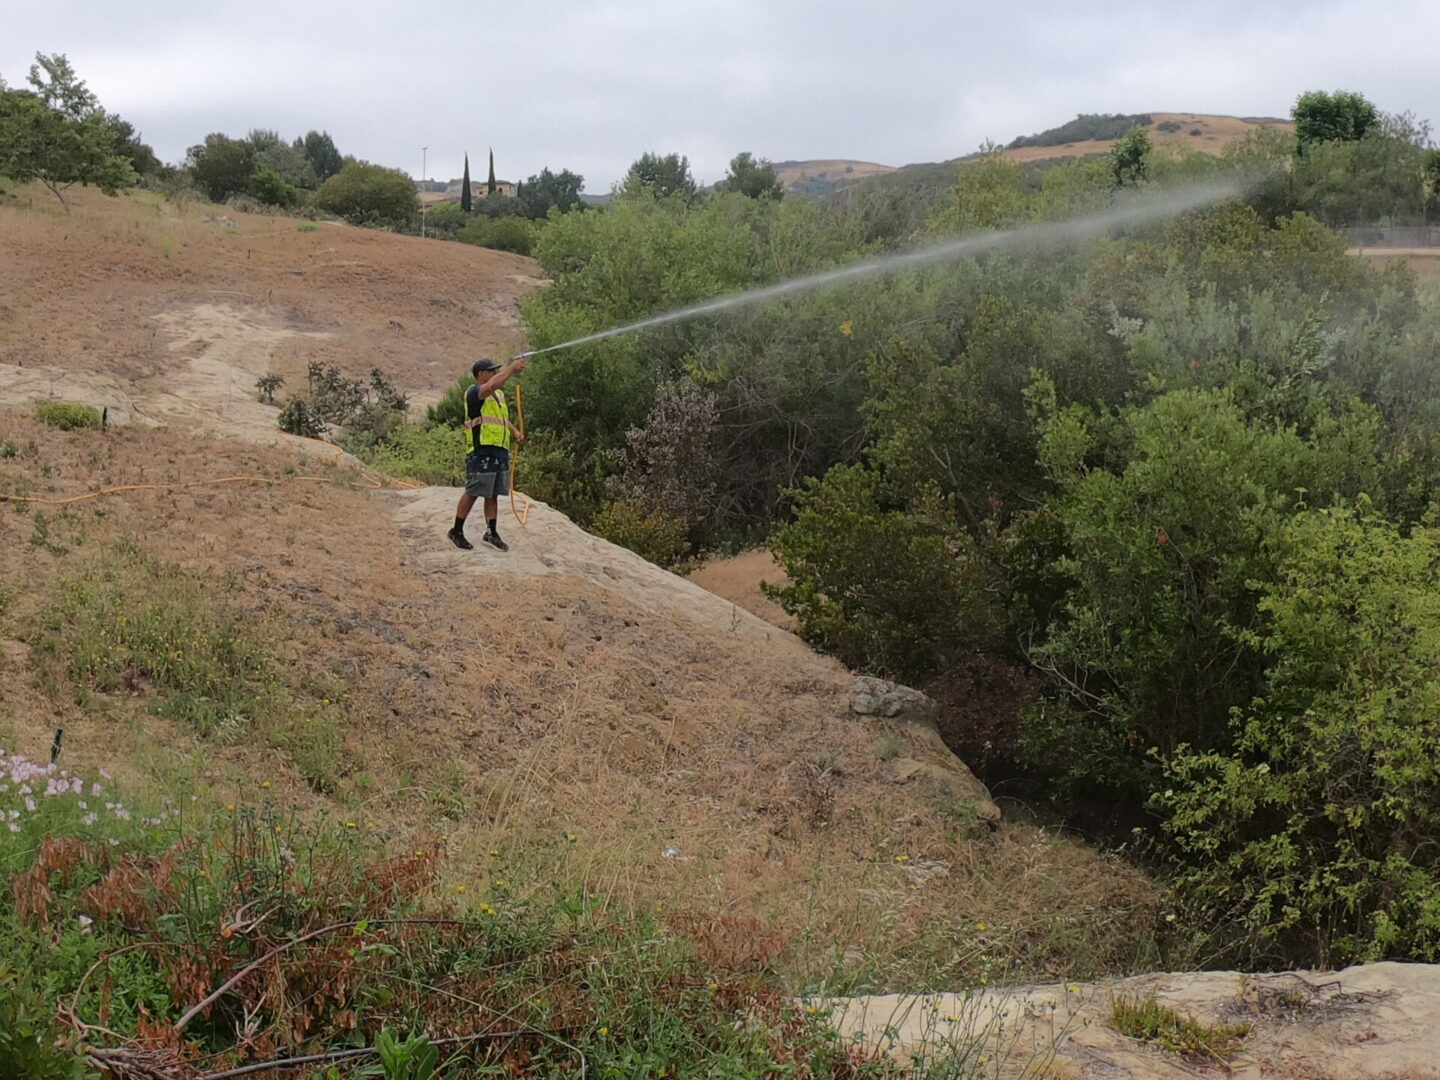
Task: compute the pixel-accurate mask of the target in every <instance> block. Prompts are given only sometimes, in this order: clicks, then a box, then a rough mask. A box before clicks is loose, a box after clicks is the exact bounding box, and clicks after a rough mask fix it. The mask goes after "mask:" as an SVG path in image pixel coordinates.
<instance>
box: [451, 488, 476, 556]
mask: <svg viewBox="0 0 1440 1080" xmlns="http://www.w3.org/2000/svg"><path fill="white" fill-rule="evenodd" d="M474 505H475V496H473V495H461V496H460V502H459V504H458V505H457V506H456V507H455V524H454V526H453V527H452V528H451V529H450V531H449V532H448V533H446V534H445V535H446V536H448V537H449V538H450V542H451V543H452V544H454V545H455V546H456V547H458V548H463V549H465V550H466V551H469V550H470V549H471V548H473V547H474V546H475V545H474V544H472V543H470V541H469V540H467V539H465V519H466V518H467V517H469V516H470V508H471V507H472V506H474Z"/></svg>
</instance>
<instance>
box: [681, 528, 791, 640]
mask: <svg viewBox="0 0 1440 1080" xmlns="http://www.w3.org/2000/svg"><path fill="white" fill-rule="evenodd" d="M689 578H690V580H691V581H693V582H694V583H695V584H696V585H699V586H700V587H701V588H702V589H708V590H709V591H710V592H712V593H714V594H715V595H716V596H719V597H721V598H723V599H725V600H729V601H730V602H731V603H733V604H736V605H738V606H739V607H742V608H744V609H745V610H746V611H748V612H750V614H752V615H758V616H759V617H760V618H762V619H764V620H765V621H766V622H768V623H770V624H772V625H774V626H778V627H779V628H780V629H781V630H794V629H795V617H794V616H793V615H789V614H787V613H786V611H785V609H784V608H782V607H781V606H780V605H779V604H778V603H777V602H776V601H774V600H772V599H770V597H768V596H766V595H765V593H763V592H762V591H761V590H760V586H761V584H762V583H767V582H768V583H769V584H771V585H781V586H784V585H790V584H792V583H791V581H790V578H789V576H788V575H787V574H786V573H785V571H784V569H783V568H782V567H781V566H780V564H779V563H778V562H776V561H775V556H773V555H771V554H770V552H768V551H766V550H765V549H764V548H757V549H755V550H754V551H742V552H741V553H740V554H739V555H729V556H725V557H723V558H713V559H707V560H706V561H705V563H704V564H703V565H701V566H700V567H699V568H698V569H696V570H694V571H693V572H692V573H691V574H690V575H689Z"/></svg>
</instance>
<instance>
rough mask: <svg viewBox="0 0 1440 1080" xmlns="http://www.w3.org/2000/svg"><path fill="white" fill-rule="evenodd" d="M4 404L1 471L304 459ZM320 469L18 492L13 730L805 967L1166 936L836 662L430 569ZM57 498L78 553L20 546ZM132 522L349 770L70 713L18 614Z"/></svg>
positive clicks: (447, 865) (1082, 968) (983, 957)
mask: <svg viewBox="0 0 1440 1080" xmlns="http://www.w3.org/2000/svg"><path fill="white" fill-rule="evenodd" d="M0 428H3V431H4V433H5V437H6V438H8V439H10V440H12V441H15V442H16V443H17V444H18V445H19V446H20V447H22V454H21V456H20V457H19V458H16V459H11V460H3V461H0V489H3V490H6V491H14V490H16V489H17V488H26V489H28V490H29V491H31V492H33V493H44V492H45V491H46V490H48V489H50V488H54V489H56V491H58V492H62V493H71V492H76V491H80V490H84V489H86V488H89V487H92V486H99V485H100V484H103V483H108V482H124V481H127V480H128V481H134V480H142V481H149V482H154V481H156V480H175V481H186V480H195V479H202V478H205V477H207V476H215V475H221V474H233V473H237V472H246V473H252V472H253V473H258V474H261V475H269V476H274V477H277V478H284V477H285V471H284V470H285V467H286V466H287V465H289V464H292V461H291V460H290V459H287V458H286V457H285V456H284V455H282V454H281V453H280V452H279V451H274V450H266V449H258V448H256V449H251V448H245V447H242V446H237V445H235V444H232V443H221V442H209V443H206V442H199V441H194V440H190V439H187V438H185V437H182V436H179V435H174V434H170V433H166V432H163V431H143V430H139V429H133V428H132V429H127V430H121V431H115V432H112V433H111V434H110V435H109V436H106V437H104V438H102V437H100V436H98V435H96V434H95V433H80V432H76V433H61V432H55V431H52V430H50V429H48V428H44V427H42V426H41V425H40V424H39V423H38V422H36V421H34V420H33V419H31V418H30V417H28V416H25V415H23V414H15V413H8V414H0ZM32 444H33V448H32ZM301 471H302V472H311V471H314V470H313V469H312V468H311V467H310V466H309V465H306V466H305V467H304V468H302V469H301ZM327 475H330V476H332V477H333V478H334V479H335V480H336V483H334V484H331V485H302V484H300V483H298V482H288V483H284V484H281V485H276V486H257V487H240V486H232V487H213V488H207V487H197V488H189V489H183V490H180V491H175V492H167V493H148V492H142V493H136V494H134V495H128V496H122V497H117V498H112V499H106V500H93V501H90V502H85V503H79V504H75V505H74V506H73V507H71V508H69V509H68V510H62V511H58V512H56V511H53V510H44V511H41V510H34V509H32V510H30V511H28V512H22V511H20V510H18V509H16V508H15V507H13V506H0V547H3V548H4V549H5V550H6V551H11V552H16V553H17V555H18V558H15V559H8V560H6V561H5V563H4V565H3V569H0V584H3V586H4V587H5V588H6V589H7V590H8V591H9V592H10V593H12V594H13V595H14V597H15V599H14V601H13V602H12V603H11V604H10V607H9V610H8V611H7V612H6V613H5V614H4V615H3V616H0V625H3V626H4V627H5V629H4V630H3V631H0V638H3V639H10V640H6V641H4V642H3V644H4V645H5V653H4V655H5V656H6V657H8V658H9V660H8V662H7V663H6V664H5V666H4V667H3V668H0V695H3V699H4V701H5V703H6V704H5V706H4V710H3V712H0V745H5V746H6V747H7V748H9V747H10V746H11V745H14V746H16V747H18V748H19V749H20V750H22V751H23V752H26V753H29V754H31V755H34V756H40V755H43V754H44V753H45V752H46V751H47V749H48V746H49V741H50V738H51V735H52V733H53V729H54V727H55V726H57V725H59V724H63V725H64V726H65V728H66V749H65V759H66V761H67V763H68V764H70V765H72V766H79V767H84V768H95V767H98V766H100V765H105V766H106V767H107V768H109V769H110V771H111V772H114V773H118V774H120V775H122V776H124V777H127V778H128V779H129V781H130V782H131V783H133V784H136V785H141V786H145V787H149V788H152V789H153V788H156V787H159V788H163V789H165V790H168V791H176V792H187V791H193V793H195V794H196V795H197V796H198V797H199V798H201V799H203V800H206V801H207V802H209V803H212V804H220V805H224V804H228V803H236V804H240V803H245V802H256V801H261V800H265V799H271V798H275V799H278V800H280V801H281V802H282V803H283V804H285V805H293V806H294V807H295V809H296V811H297V812H299V813H303V814H306V815H317V814H323V813H328V814H329V815H331V817H332V818H334V819H336V820H342V819H343V820H353V821H355V822H356V824H357V826H358V827H360V828H363V829H371V830H374V831H375V832H377V833H379V834H383V835H384V836H386V837H388V838H390V839H391V840H392V841H393V842H394V843H396V844H404V845H414V846H421V845H423V846H425V847H426V848H427V849H428V848H430V847H431V846H442V847H443V849H444V851H445V861H444V864H443V865H444V873H445V879H446V882H447V887H448V888H452V889H453V888H458V887H459V886H461V885H465V886H466V887H467V889H468V890H471V891H472V892H478V891H480V887H481V886H483V885H485V884H486V883H488V882H491V881H493V880H494V878H495V877H497V876H504V877H505V878H506V879H507V880H508V882H509V886H508V887H511V888H516V889H525V888H529V887H532V886H535V885H538V884H540V883H543V882H546V881H549V880H561V881H565V882H567V883H579V882H584V883H585V884H586V885H587V886H589V887H591V888H593V889H594V890H595V891H597V892H601V893H603V894H605V895H606V896H608V897H610V898H611V901H610V902H612V903H617V904H623V905H626V906H627V907H641V906H645V907H651V906H655V905H658V906H660V907H661V908H662V910H664V911H666V912H672V913H689V914H690V915H693V916H696V917H700V918H703V919H706V920H712V919H718V920H730V922H729V923H727V924H726V925H733V926H743V925H750V923H749V922H748V920H758V922H759V923H760V924H763V925H765V926H768V927H771V928H773V929H774V930H775V931H777V932H779V933H781V934H782V935H784V937H785V939H786V941H787V942H788V945H789V948H788V950H787V951H786V952H785V953H784V954H783V957H782V960H781V963H782V965H783V966H784V968H785V969H786V971H787V972H788V974H789V976H790V978H791V979H792V981H793V982H794V983H795V984H797V985H799V984H813V983H815V982H818V981H819V980H821V979H823V978H836V979H839V980H841V981H840V982H839V983H838V985H840V986H845V985H864V986H881V987H883V986H890V985H907V986H916V985H940V984H953V983H955V982H956V981H960V980H965V979H976V978H989V979H998V978H1003V977H1005V976H1007V975H1026V974H1030V975H1034V974H1041V973H1044V972H1046V971H1050V972H1056V973H1061V974H1064V975H1067V976H1074V977H1082V976H1086V975H1090V974H1095V973H1098V972H1101V971H1114V970H1121V969H1127V968H1130V969H1134V968H1136V967H1138V966H1142V965H1143V964H1144V963H1146V962H1147V961H1148V960H1149V959H1150V956H1149V954H1148V952H1147V951H1146V948H1147V946H1146V942H1147V940H1148V937H1147V934H1148V928H1149V927H1151V926H1153V923H1154V920H1155V918H1156V915H1157V905H1158V897H1157V895H1156V892H1155V890H1154V889H1153V888H1152V887H1151V886H1149V885H1148V884H1146V883H1145V882H1144V881H1143V879H1141V878H1140V877H1139V876H1138V875H1137V874H1136V873H1135V872H1134V871H1132V870H1130V869H1128V868H1127V867H1125V866H1124V865H1123V864H1121V863H1120V862H1119V861H1117V860H1112V859H1109V858H1106V857H1103V856H1101V855H1099V854H1097V853H1095V852H1094V851H1092V850H1090V849H1087V848H1085V847H1083V846H1081V845H1079V844H1077V843H1074V842H1071V841H1068V840H1064V839H1061V838H1058V837H1055V836H1053V835H1048V834H1046V833H1044V832H1042V831H1040V830H1037V829H1033V828H1029V827H1023V826H1009V825H1007V826H1002V827H1001V829H1000V830H999V831H998V832H995V833H991V832H990V831H988V830H987V829H985V828H983V827H981V826H979V825H978V823H976V822H975V820H974V819H973V816H972V815H967V814H966V812H965V808H964V807H963V806H960V805H958V804H956V802H955V801H954V800H953V799H952V798H950V797H949V796H948V795H947V794H946V793H945V792H944V791H943V790H941V789H939V788H937V787H935V786H933V785H931V786H927V785H930V782H929V781H925V780H920V781H912V782H911V783H909V784H898V783H896V782H895V781H894V780H893V779H892V778H891V775H890V772H889V770H888V769H887V767H886V763H885V762H884V761H881V760H880V758H879V756H878V755H877V754H876V751H875V746H876V742H877V738H879V737H880V736H882V735H885V736H887V737H888V738H890V739H899V740H901V741H902V742H903V743H904V744H905V750H904V752H905V753H906V754H907V755H909V756H915V757H920V756H923V755H924V754H925V753H926V752H927V751H926V748H925V747H924V746H923V745H922V744H921V743H920V742H919V741H918V740H915V739H914V737H913V736H911V735H910V734H909V733H908V732H906V731H903V730H900V729H894V730H890V729H887V728H886V727H884V726H880V727H877V725H876V724H875V723H874V722H871V721H863V720H861V719H860V718H857V717H853V716H851V715H850V714H849V712H848V710H847V708H846V700H845V695H844V687H845V684H846V681H847V676H846V674H845V673H844V672H843V670H841V669H840V668H839V667H838V666H837V665H835V664H833V663H832V662H830V661H827V660H824V659H821V658H818V657H811V656H808V654H805V653H803V651H801V650H790V649H784V650H781V649H774V648H772V647H770V646H768V645H767V644H766V643H764V642H763V641H760V640H752V639H748V638H744V637H738V636H736V635H732V634H726V633H724V632H719V631H716V630H715V629H713V628H710V629H707V628H705V627H703V626H700V625H699V624H695V625H691V624H689V623H688V622H686V621H685V620H682V619H670V620H657V619H655V618H654V617H653V616H651V615H649V614H648V613H647V612H645V611H643V610H641V609H639V608H635V607H633V606H631V605H630V604H628V603H627V602H626V601H625V600H623V599H622V598H618V597H617V596H616V595H614V594H613V593H607V592H604V591H602V590H601V589H599V588H597V587H595V586H593V585H589V584H586V583H584V582H581V581H579V580H577V579H574V578H569V577H566V576H563V575H557V576H556V577H554V578H550V579H542V580H538V581H535V582H533V583H524V584H521V583H513V582H507V581H498V580H497V581H496V582H495V583H494V585H493V587H488V588H487V587H486V586H485V584H484V581H483V579H481V584H480V585H479V586H478V587H476V586H472V585H470V584H467V583H462V582H459V581H456V580H454V579H453V578H452V577H450V576H448V575H445V574H442V573H421V572H419V570H418V569H417V567H416V565H415V563H414V561H413V555H412V553H411V550H410V548H409V547H408V545H407V541H406V539H405V538H404V537H403V536H402V535H400V532H399V530H398V529H397V528H396V527H394V526H393V525H392V524H390V523H389V521H388V519H387V518H386V517H385V516H384V515H383V514H380V513H378V512H377V509H378V506H377V504H376V503H375V502H374V501H373V498H372V497H371V496H369V495H368V494H367V493H366V491H365V490H364V489H363V488H362V487H361V486H360V485H359V484H358V483H357V481H356V478H355V477H354V476H353V474H349V473H347V472H346V471H345V470H330V471H329V472H328V473H327ZM41 512H45V514H46V519H45V520H46V521H47V522H48V524H47V530H48V535H50V536H51V537H52V538H54V539H56V541H57V543H56V544H55V546H56V547H57V548H64V549H67V550H66V551H65V552H64V553H63V554H62V553H57V552H56V551H52V550H50V549H49V548H47V547H46V546H44V545H41V544H37V543H31V542H30V541H31V537H32V535H33V534H34V532H35V529H36V522H37V521H38V520H39V514H40V513H41ZM127 536H128V537H135V538H137V539H138V540H139V541H140V543H141V544H142V546H143V547H144V548H145V549H146V550H147V551H148V552H150V553H151V554H153V555H155V556H157V557H160V558H163V559H167V560H171V561H174V562H177V563H179V564H181V565H182V566H183V567H185V568H186V569H187V570H188V571H191V572H193V573H195V574H198V575H201V576H202V577H205V578H211V577H218V576H220V575H233V576H235V577H236V578H237V579H238V580H239V581H240V582H241V584H242V588H241V590H240V592H239V594H238V595H239V597H240V600H239V601H238V602H240V603H241V604H242V605H243V606H244V608H245V609H246V610H247V611H248V612H249V617H250V618H251V619H252V620H253V624H254V625H255V626H256V627H257V632H258V633H261V634H262V635H263V636H264V638H265V639H266V641H267V642H268V644H269V647H270V648H271V649H272V651H274V652H275V653H276V654H277V655H278V657H279V659H280V661H281V666H282V669H283V670H284V671H285V672H286V675H285V678H286V681H287V683H289V684H290V685H292V686H294V687H300V688H307V690H306V692H307V693H308V694H309V695H310V697H311V698H312V699H313V698H314V697H316V696H318V695H319V694H321V693H329V692H330V690H329V689H327V688H338V689H337V692H339V691H343V693H344V694H345V695H346V696H345V698H344V701H343V707H342V708H341V710H340V717H341V718H340V719H339V720H338V721H337V723H338V724H339V727H340V730H339V732H338V737H337V738H336V739H335V741H334V745H335V747H336V749H335V751H334V753H335V755H336V758H337V760H335V761H334V762H331V763H329V764H330V765H331V766H333V771H334V774H335V775H336V776H338V777H340V782H339V786H338V790H337V791H336V792H335V794H334V795H333V796H332V797H323V796H321V795H318V794H316V793H315V792H314V791H313V790H311V788H310V787H308V786H307V785H306V783H305V781H304V779H303V778H302V775H301V771H300V770H299V769H298V768H297V766H296V762H295V761H294V760H293V758H292V756H290V755H289V754H288V753H287V752H286V751H284V750H277V749H272V748H271V747H270V746H268V745H266V740H265V739H264V738H263V737H261V736H262V735H263V733H259V734H257V736H256V737H255V738H252V739H250V740H247V741H245V742H242V743H240V744H239V745H234V746H222V745H219V744H217V743H215V742H205V741H200V740H198V739H196V738H195V737H194V736H193V735H192V734H191V733H190V732H187V731H185V730H182V729H180V728H179V727H178V726H177V725H175V724H174V723H173V722H171V721H166V720H162V719H160V718H158V717H156V716H154V715H151V714H150V713H149V712H148V711H147V710H146V708H145V706H146V704H147V702H146V700H145V698H144V697H143V696H131V695H125V694H118V695H98V694H97V695H93V697H92V698H91V699H90V702H89V705H88V706H87V707H85V708H81V707H80V706H78V705H76V704H75V700H76V699H75V696H74V694H73V693H71V692H68V691H65V690H64V689H63V688H62V692H60V693H58V694H57V695H54V696H51V695H47V694H46V693H45V692H43V691H42V689H41V688H40V687H39V686H38V685H37V682H36V677H35V665H34V664H33V663H32V662H31V660H30V658H28V657H27V656H26V655H25V648H24V645H23V644H21V643H19V642H16V641H15V640H13V639H14V637H15V635H16V634H17V632H21V631H23V628H24V627H26V626H27V625H28V624H29V622H30V620H31V619H32V618H33V616H34V614H35V612H37V611H38V610H39V608H40V606H41V605H42V604H43V601H44V599H45V597H46V596H47V595H48V592H49V589H50V588H51V587H52V585H53V583H54V582H55V581H56V580H57V579H59V578H60V577H62V576H74V575H75V574H77V573H78V572H79V571H80V570H81V568H82V567H85V566H89V565H93V564H94V563H96V562H103V560H104V558H105V555H104V552H105V550H106V545H107V543H108V542H109V541H111V540H113V539H115V538H119V537H127ZM262 783H269V784H270V785H272V786H271V787H269V788H262V787H261V786H260V785H261V784H262ZM572 835H573V836H574V840H573V841H572V840H571V839H569V837H570V836H572ZM492 851H493V852H499V853H500V854H499V855H491V852H492ZM667 851H673V854H671V855H668V856H667V855H666V854H665V853H666V852H667Z"/></svg>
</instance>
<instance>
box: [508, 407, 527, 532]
mask: <svg viewBox="0 0 1440 1080" xmlns="http://www.w3.org/2000/svg"><path fill="white" fill-rule="evenodd" d="M515 420H516V427H518V428H519V429H520V438H521V439H524V438H525V403H524V401H523V400H522V399H521V396H520V384H519V383H516V384H515ZM519 456H520V443H518V442H517V443H516V444H515V448H514V449H513V450H511V451H510V513H512V514H514V515H515V520H516V521H518V522H519V523H520V526H521V528H524V526H525V522H527V521H529V520H530V497H529V496H528V495H520V498H522V499H524V500H525V512H524V513H523V514H522V513H521V512H520V511H519V510H516V509H515V496H516V495H517V494H519V493H518V492H516V490H515V460H516V458H518V457H519Z"/></svg>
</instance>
